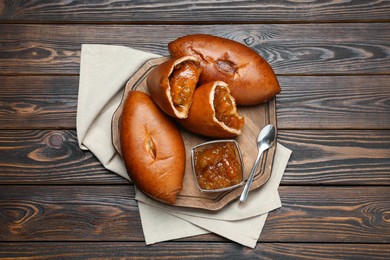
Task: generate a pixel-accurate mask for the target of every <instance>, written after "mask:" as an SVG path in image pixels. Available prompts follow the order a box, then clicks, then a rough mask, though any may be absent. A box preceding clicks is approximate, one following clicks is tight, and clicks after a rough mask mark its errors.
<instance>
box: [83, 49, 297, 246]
mask: <svg viewBox="0 0 390 260" xmlns="http://www.w3.org/2000/svg"><path fill="white" fill-rule="evenodd" d="M156 57H159V56H158V55H155V54H151V53H146V52H142V51H139V50H135V49H132V48H129V47H123V46H112V45H93V44H84V45H82V50H81V61H80V63H81V64H80V82H79V97H78V108H77V135H78V140H79V146H80V147H81V149H84V150H90V151H91V152H92V153H93V154H94V155H95V156H96V157H97V158H98V159H99V161H100V162H101V163H102V164H103V166H104V167H106V168H107V169H109V170H111V171H113V172H115V173H117V174H119V175H120V176H122V177H124V178H126V179H128V180H129V177H128V175H127V173H126V169H125V167H124V164H123V162H122V160H121V158H120V156H119V155H118V154H117V153H116V151H115V149H114V147H113V144H112V136H111V119H112V115H113V113H114V112H115V110H116V108H117V107H118V105H119V103H120V101H121V98H122V93H123V89H124V86H125V84H126V82H127V80H128V79H129V78H130V77H131V76H132V75H133V74H134V73H135V72H136V71H137V70H138V69H139V68H140V67H141V66H142V65H143V64H144V63H145V62H146V61H147V60H149V59H152V58H156ZM290 154H291V151H290V150H288V149H287V148H285V147H283V146H281V145H280V144H278V145H277V149H276V155H275V160H274V167H273V172H272V175H271V178H270V180H269V181H268V182H267V184H266V185H264V186H263V187H262V188H260V189H258V190H256V191H252V192H251V193H250V196H249V198H248V201H247V203H246V204H245V205H238V203H236V202H233V203H231V204H229V205H227V206H226V207H225V208H224V209H223V210H220V211H218V212H204V211H199V210H193V209H185V208H179V207H174V206H167V205H163V204H160V203H158V202H156V201H154V200H152V199H150V198H149V197H147V196H145V195H143V194H142V193H141V192H139V191H138V190H136V199H137V200H138V201H139V204H138V205H139V210H140V216H141V221H142V227H143V232H144V236H145V241H146V243H147V244H152V243H156V242H160V241H166V240H170V239H177V238H182V237H187V236H193V235H199V234H205V233H208V232H214V233H217V234H219V235H221V236H224V237H226V238H229V239H231V240H233V241H236V242H238V243H241V244H243V245H246V246H249V247H252V248H253V247H254V246H255V245H256V242H257V240H258V238H259V235H260V233H261V230H262V227H263V225H264V222H265V219H266V217H267V212H269V211H270V210H273V209H275V208H278V207H280V206H281V203H280V199H279V195H278V192H277V187H278V186H279V183H280V180H281V178H282V175H283V172H284V169H285V167H286V165H287V162H288V159H289V157H290ZM278 158H279V159H278Z"/></svg>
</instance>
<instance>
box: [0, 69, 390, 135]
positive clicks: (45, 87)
mask: <svg viewBox="0 0 390 260" xmlns="http://www.w3.org/2000/svg"><path fill="white" fill-rule="evenodd" d="M278 80H279V82H280V84H281V86H282V93H281V94H279V95H278V96H277V98H276V101H277V119H278V127H279V129H303V128H304V129H390V116H389V114H390V75H377V76H278ZM78 84H79V77H78V76H57V75H56V76H43V75H40V76H17V77H15V76H0V129H26V128H27V129H59V128H61V129H75V128H76V114H77V111H76V110H77V93H78ZM91 98H92V97H91Z"/></svg>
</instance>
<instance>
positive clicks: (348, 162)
mask: <svg viewBox="0 0 390 260" xmlns="http://www.w3.org/2000/svg"><path fill="white" fill-rule="evenodd" d="M278 141H279V142H280V143H282V144H284V145H285V146H286V147H288V148H290V149H291V150H292V151H293V153H292V157H291V159H290V161H289V164H288V166H287V169H286V172H285V174H284V177H283V179H282V184H286V185H320V184H321V185H390V161H389V158H390V149H389V147H390V131H389V130H380V131H379V130H378V131H353V130H346V131H325V130H321V131H320V130H314V131H290V130H289V131H285V130H279V133H278ZM0 147H1V149H0V184H89V183H90V184H104V183H106V184H108V183H116V184H127V183H128V182H127V180H125V179H123V178H121V177H119V176H117V175H116V174H114V173H111V172H110V171H108V170H106V169H104V168H103V166H102V165H101V164H100V163H99V161H98V160H97V159H96V158H95V157H94V156H93V155H92V153H91V152H89V151H82V150H80V148H79V146H78V142H77V135H76V132H75V131H74V130H71V131H60V130H31V131H27V130H2V131H0Z"/></svg>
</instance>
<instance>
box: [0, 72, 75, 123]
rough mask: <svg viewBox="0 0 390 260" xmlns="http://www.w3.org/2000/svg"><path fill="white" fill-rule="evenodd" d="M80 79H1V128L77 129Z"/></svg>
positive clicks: (30, 77)
mask: <svg viewBox="0 0 390 260" xmlns="http://www.w3.org/2000/svg"><path fill="white" fill-rule="evenodd" d="M77 95H78V77H69V76H52V77H46V76H24V77H14V76H8V77H0V128H8V129H9V128H11V129H12V128H13V129H14V128H19V129H33V128H41V129H42V128H55V129H59V128H61V129H66V128H73V129H74V128H75V127H76V111H77Z"/></svg>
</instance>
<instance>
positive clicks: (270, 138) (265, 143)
mask: <svg viewBox="0 0 390 260" xmlns="http://www.w3.org/2000/svg"><path fill="white" fill-rule="evenodd" d="M275 137H276V129H275V127H274V126H273V125H266V126H265V127H264V128H263V129H261V131H260V133H259V135H258V137H257V149H258V153H257V158H256V161H255V163H254V165H253V167H252V170H251V172H250V174H249V178H248V180H247V182H246V184H245V187H244V190H243V191H242V193H241V197H240V202H242V203H245V201H246V199H247V198H248V193H249V188H250V186H251V184H252V181H253V177H254V176H255V173H256V171H257V167H258V166H259V162H260V158H261V155H262V154H263V152H264V151H266V150H268V149H269V148H270V147H271V146H272V145H273V144H274V141H275Z"/></svg>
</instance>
